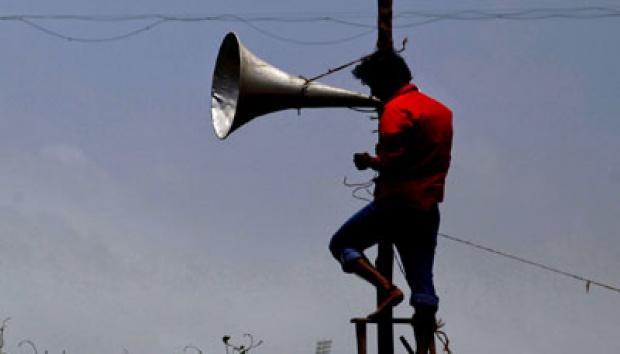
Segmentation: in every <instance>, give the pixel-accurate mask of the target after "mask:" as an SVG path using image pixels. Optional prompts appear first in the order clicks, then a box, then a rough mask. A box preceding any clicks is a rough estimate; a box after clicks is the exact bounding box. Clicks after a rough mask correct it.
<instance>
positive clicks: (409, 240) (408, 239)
mask: <svg viewBox="0 0 620 354" xmlns="http://www.w3.org/2000/svg"><path fill="white" fill-rule="evenodd" d="M439 219H440V216H439V208H438V207H437V206H435V207H434V208H432V209H431V210H420V209H413V208H410V207H407V206H403V205H393V204H388V203H385V204H377V203H375V202H371V203H369V204H368V205H367V206H365V207H364V208H362V209H361V210H360V211H358V212H357V213H356V214H354V215H353V216H352V217H351V218H350V219H349V220H347V222H346V223H344V225H342V227H340V229H339V230H338V231H337V232H336V233H335V234H334V236H333V237H332V239H331V241H330V243H329V249H330V251H331V253H332V255H333V256H334V258H336V260H338V261H339V262H340V264H341V265H342V269H343V270H344V271H345V272H351V270H350V269H349V268H348V265H349V264H350V262H351V261H353V260H355V259H357V258H361V257H364V258H365V257H366V256H365V255H364V250H366V249H367V248H369V247H371V246H374V245H376V244H377V243H378V242H379V240H380V239H383V238H387V240H389V241H390V242H392V243H393V244H394V246H395V247H396V250H397V251H398V254H399V255H400V259H401V261H402V265H403V268H404V270H405V279H406V280H407V283H408V285H409V287H410V288H411V300H410V303H411V305H412V306H413V307H414V308H416V309H417V308H418V307H431V308H435V309H436V308H437V307H438V305H439V298H438V297H437V294H436V293H435V286H434V284H433V262H434V259H435V248H436V246H437V232H438V230H439Z"/></svg>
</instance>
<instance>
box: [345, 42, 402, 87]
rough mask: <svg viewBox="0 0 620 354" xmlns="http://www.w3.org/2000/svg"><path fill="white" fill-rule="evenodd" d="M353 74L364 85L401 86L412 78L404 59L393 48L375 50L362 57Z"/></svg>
mask: <svg viewBox="0 0 620 354" xmlns="http://www.w3.org/2000/svg"><path fill="white" fill-rule="evenodd" d="M353 76H355V77H356V78H358V79H360V80H361V81H362V83H364V84H365V85H369V86H372V85H387V86H391V87H401V86H403V85H405V84H407V83H409V82H410V81H411V79H412V78H413V77H412V75H411V70H409V67H408V66H407V63H405V60H404V59H403V58H402V57H401V56H400V55H399V54H398V53H396V52H395V51H394V50H377V51H376V52H374V53H372V54H371V55H369V56H367V57H365V58H364V59H362V62H361V63H360V64H358V65H357V66H356V67H355V68H354V69H353Z"/></svg>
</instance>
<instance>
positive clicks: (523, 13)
mask: <svg viewBox="0 0 620 354" xmlns="http://www.w3.org/2000/svg"><path fill="white" fill-rule="evenodd" d="M615 17H620V8H614V7H605V6H583V7H575V8H555V9H554V8H534V9H526V10H513V11H495V12H493V11H482V10H463V11H455V12H445V13H431V12H418V11H402V12H399V13H398V14H395V16H394V21H395V22H398V21H401V23H400V24H398V23H396V24H395V25H394V26H393V27H394V28H411V27H415V26H422V25H427V24H431V23H435V22H439V21H446V20H460V21H484V20H516V21H524V20H547V19H581V20H594V19H605V18H615ZM363 18H366V19H367V21H366V22H357V21H355V20H359V19H363ZM411 18H414V19H418V21H415V22H409V23H402V21H403V20H407V19H411ZM352 19H355V20H352ZM43 20H53V21H86V22H128V21H144V20H152V22H151V23H149V24H147V25H145V26H142V27H140V28H138V29H136V30H132V31H129V32H126V33H124V34H121V35H117V36H110V37H100V38H80V37H75V36H69V35H65V34H62V33H60V32H58V31H54V30H51V29H49V28H48V27H45V26H43V25H41V24H40V23H35V21H43ZM0 21H19V22H22V23H24V24H27V25H28V26H30V27H32V28H34V29H36V30H38V31H41V32H43V33H45V34H47V35H51V36H53V37H56V38H61V39H65V40H68V41H78V42H109V41H117V40H122V39H126V38H129V37H132V36H136V35H138V34H141V33H143V32H146V31H148V30H150V29H152V28H153V27H155V26H158V25H160V24H162V23H164V22H214V21H219V22H241V23H243V24H245V25H247V26H249V27H251V28H252V29H254V30H255V31H257V32H260V33H262V34H264V35H266V36H269V37H271V38H274V39H277V40H280V41H284V42H288V43H293V44H299V45H334V44H340V43H343V42H348V41H352V40H355V39H357V38H360V37H364V36H367V35H369V34H371V33H373V32H374V31H375V26H376V24H375V18H374V17H372V16H369V15H368V14H360V13H340V14H331V15H311V16H309V15H299V14H297V15H295V14H293V15H279V16H265V15H260V16H259V15H253V16H252V15H246V16H237V15H232V14H221V15H215V16H206V15H201V16H196V15H163V14H141V15H108V16H103V15H17V16H16V15H13V16H0ZM265 22H272V23H319V22H331V23H336V24H340V25H344V26H348V27H355V28H362V29H364V30H363V31H360V32H358V33H356V34H353V35H350V36H344V37H341V38H336V39H330V40H322V41H304V40H298V39H294V38H289V37H286V36H282V35H280V34H277V33H274V32H271V31H267V30H265V29H264V28H262V27H260V26H258V25H257V23H265Z"/></svg>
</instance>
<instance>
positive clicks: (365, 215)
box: [329, 203, 404, 317]
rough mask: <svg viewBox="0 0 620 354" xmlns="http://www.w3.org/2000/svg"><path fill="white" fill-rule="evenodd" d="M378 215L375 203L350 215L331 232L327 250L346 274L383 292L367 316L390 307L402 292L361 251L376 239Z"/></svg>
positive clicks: (396, 303)
mask: <svg viewBox="0 0 620 354" xmlns="http://www.w3.org/2000/svg"><path fill="white" fill-rule="evenodd" d="M381 218H382V217H381V215H379V213H378V210H377V208H376V207H375V204H374V203H370V204H368V205H367V206H366V207H364V208H363V209H362V210H360V211H359V212H357V213H356V214H355V215H353V216H352V217H351V218H350V219H349V220H347V222H346V223H345V224H344V225H342V227H341V228H340V229H339V230H338V231H337V232H336V234H334V236H333V237H332V239H331V242H330V244H329V249H330V251H331V253H332V255H333V256H334V258H336V259H337V260H338V261H339V262H340V263H341V265H342V269H343V270H344V271H345V272H347V273H354V274H356V275H358V276H359V277H361V278H362V279H364V280H366V281H368V282H369V283H371V284H372V285H374V286H375V287H377V289H381V290H383V291H385V294H387V295H386V298H385V300H384V301H383V302H382V303H381V304H379V306H378V307H377V309H376V311H374V312H373V313H371V314H370V315H369V317H376V316H377V315H378V314H379V313H381V312H382V311H384V310H385V309H387V308H389V307H393V306H396V305H398V304H399V303H400V302H401V301H402V300H403V297H404V295H403V292H402V291H401V290H400V289H398V288H397V287H395V286H394V284H392V282H391V281H389V280H388V279H386V278H385V277H384V276H383V275H382V274H381V273H379V271H377V269H376V268H375V267H374V266H373V265H372V264H371V263H370V262H369V261H368V259H367V258H366V257H365V256H364V253H363V251H364V250H365V249H367V248H368V247H371V246H373V245H375V244H377V242H378V235H379V232H385V230H383V229H382V228H381Z"/></svg>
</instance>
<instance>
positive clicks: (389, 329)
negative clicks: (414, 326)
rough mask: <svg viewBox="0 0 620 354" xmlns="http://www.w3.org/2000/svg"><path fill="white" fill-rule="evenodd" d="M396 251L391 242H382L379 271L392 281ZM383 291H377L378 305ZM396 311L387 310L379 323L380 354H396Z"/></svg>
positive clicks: (383, 295) (379, 246)
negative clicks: (394, 318) (393, 319)
mask: <svg viewBox="0 0 620 354" xmlns="http://www.w3.org/2000/svg"><path fill="white" fill-rule="evenodd" d="M393 259H394V249H393V248H392V243H391V242H389V241H381V242H379V245H378V251H377V261H376V267H377V270H378V271H379V272H380V273H381V274H383V276H384V277H385V278H386V279H388V280H390V281H392V273H393V268H394V263H393ZM385 296H386V294H384V292H383V291H377V305H379V304H380V303H381V302H382V300H383V299H384V298H385ZM393 317H394V311H393V310H392V309H391V308H390V309H388V310H386V311H385V312H384V313H383V314H382V315H381V317H380V318H379V321H378V323H377V346H378V349H379V351H378V353H379V354H394V324H393V323H392V318H393Z"/></svg>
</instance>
